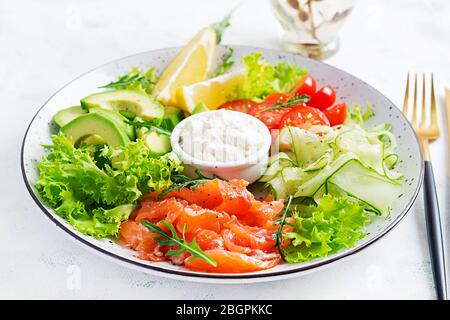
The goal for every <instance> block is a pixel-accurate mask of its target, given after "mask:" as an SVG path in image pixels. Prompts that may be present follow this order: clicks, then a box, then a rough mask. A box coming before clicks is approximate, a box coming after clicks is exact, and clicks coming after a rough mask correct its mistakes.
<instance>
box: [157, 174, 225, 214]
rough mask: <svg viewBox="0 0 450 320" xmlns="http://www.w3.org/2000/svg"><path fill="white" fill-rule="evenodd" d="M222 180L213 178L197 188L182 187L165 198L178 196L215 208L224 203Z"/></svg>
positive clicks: (191, 202)
mask: <svg viewBox="0 0 450 320" xmlns="http://www.w3.org/2000/svg"><path fill="white" fill-rule="evenodd" d="M219 182H220V180H218V179H213V180H210V181H208V182H205V183H203V184H201V185H200V186H199V187H198V188H196V189H195V190H191V189H189V188H182V189H181V190H179V191H178V190H174V191H172V192H170V193H168V194H167V195H165V196H164V198H168V197H176V198H180V199H183V200H186V201H187V202H189V203H190V204H196V205H199V206H201V207H203V208H206V209H213V208H214V207H217V206H218V205H219V204H221V203H222V201H223V199H222V191H221V189H220V188H221V186H220V185H219Z"/></svg>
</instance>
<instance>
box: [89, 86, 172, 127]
mask: <svg viewBox="0 0 450 320" xmlns="http://www.w3.org/2000/svg"><path fill="white" fill-rule="evenodd" d="M80 102H81V106H82V107H83V108H84V109H89V110H90V109H92V108H104V109H113V110H117V111H128V112H130V113H134V114H135V115H136V116H138V117H141V118H143V119H147V120H152V119H155V118H156V119H160V118H162V116H163V115H164V107H163V105H162V104H160V103H159V102H158V101H157V100H156V99H155V98H154V97H152V96H150V95H148V94H146V93H143V92H139V91H135V90H115V91H106V92H101V93H95V94H92V95H90V96H87V97H85V98H83V99H82V100H81V101H80Z"/></svg>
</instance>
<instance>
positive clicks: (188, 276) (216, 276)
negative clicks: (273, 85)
mask: <svg viewBox="0 0 450 320" xmlns="http://www.w3.org/2000/svg"><path fill="white" fill-rule="evenodd" d="M218 46H220V47H224V48H229V47H233V48H242V49H251V50H259V51H263V52H272V53H274V54H278V55H290V56H295V55H294V54H292V53H289V52H286V51H283V50H277V49H271V48H264V47H253V46H245V45H234V44H228V45H218ZM181 48H182V46H174V47H165V48H160V49H154V50H147V51H142V52H139V53H135V54H131V55H128V56H125V57H121V58H117V59H114V60H111V61H109V62H107V63H104V64H101V65H99V66H97V67H95V68H92V69H90V70H88V71H86V72H84V73H82V74H80V75H79V76H77V77H75V78H74V79H72V80H70V81H69V82H67V83H66V84H64V85H63V86H62V87H61V88H59V89H58V90H57V91H56V92H54V93H53V94H52V95H51V96H50V97H49V98H48V99H46V101H45V102H44V103H43V104H42V106H41V107H40V108H39V109H38V110H37V111H36V113H35V114H34V116H33V117H32V119H31V121H30V123H29V124H28V126H27V129H26V131H25V134H24V137H23V140H22V145H21V151H20V162H21V172H22V178H23V180H24V183H25V186H26V188H27V190H28V193H29V194H30V196H31V198H32V199H33V200H34V202H35V203H36V204H37V206H38V207H39V208H40V209H41V211H42V212H43V213H45V215H46V216H47V217H48V218H49V219H50V221H52V222H53V223H55V224H56V226H58V227H59V229H61V230H62V231H65V233H66V234H68V235H69V236H71V238H72V239H73V240H78V242H79V243H81V244H84V245H85V246H87V247H89V249H91V250H95V251H97V252H100V253H101V254H102V255H103V256H106V257H108V258H112V259H117V260H119V261H120V262H121V264H131V265H132V266H128V267H134V268H136V267H137V268H139V269H142V270H143V271H146V272H152V271H153V272H155V271H156V272H157V274H158V275H160V276H163V277H164V276H165V277H169V276H170V275H176V276H177V277H180V279H181V280H183V279H184V280H192V279H193V278H194V279H198V280H200V279H204V280H206V279H208V280H252V279H253V280H256V279H262V281H264V280H266V281H269V280H270V278H276V277H282V276H287V275H292V276H295V275H297V276H299V275H301V274H302V273H303V272H305V271H313V270H318V269H320V267H323V266H327V265H331V264H332V263H333V262H336V261H338V260H341V259H343V258H346V257H350V256H353V255H355V254H356V253H358V252H360V251H362V250H363V249H366V248H368V247H369V246H370V245H372V244H373V243H375V242H377V241H378V240H380V239H381V238H383V237H384V236H385V235H386V234H388V233H389V232H390V231H392V230H393V229H394V228H395V227H396V226H397V225H398V224H399V222H400V221H401V220H403V218H404V217H405V216H406V214H407V213H408V212H409V211H410V210H411V207H412V206H413V204H414V203H415V201H416V199H417V196H418V194H419V191H420V188H421V186H422V182H423V173H424V162H423V153H422V149H421V148H420V143H419V139H418V137H417V134H416V132H415V131H414V129H413V127H412V125H411V123H410V122H409V121H408V120H407V118H406V117H405V116H404V115H403V113H402V112H400V113H401V117H403V120H405V122H406V123H407V125H408V126H409V128H410V130H411V131H412V132H413V133H414V137H415V142H416V144H417V145H418V146H419V161H420V172H419V179H418V181H417V184H416V188H415V190H414V192H413V194H412V196H411V198H410V200H409V201H408V203H407V204H406V206H405V208H404V210H402V212H400V213H399V215H398V216H397V217H396V218H395V220H393V221H391V222H390V223H389V224H388V225H387V226H386V228H384V229H383V230H382V231H381V232H379V233H378V234H377V235H376V236H374V237H373V238H372V239H370V240H369V241H367V242H366V243H364V244H362V245H361V246H359V247H353V248H350V249H349V250H346V251H343V252H341V253H339V252H338V253H337V254H336V255H334V256H332V257H329V258H323V259H320V260H317V261H315V262H313V263H311V264H308V265H307V266H302V264H299V265H298V267H296V268H293V269H290V270H281V271H273V272H268V273H244V274H220V273H196V272H192V271H181V270H180V271H179V270H170V269H166V268H162V267H159V266H154V265H148V264H144V263H141V262H139V261H134V260H131V259H128V258H126V257H123V256H121V255H118V254H115V253H113V252H110V251H107V250H105V249H103V248H100V247H98V246H96V245H95V244H93V243H91V242H89V241H87V240H85V239H83V238H82V237H80V236H79V235H77V234H76V233H75V232H74V230H71V228H69V227H68V226H65V225H64V224H62V223H61V222H60V221H58V220H57V219H55V218H54V217H53V213H52V212H50V211H49V210H48V209H47V208H46V207H45V206H44V205H43V203H42V202H41V201H40V199H39V198H38V196H37V195H36V193H35V192H34V188H33V186H32V185H31V184H30V183H29V181H28V179H27V174H26V168H25V159H24V151H25V142H26V140H27V137H28V132H29V130H30V128H31V125H32V124H33V123H34V121H35V119H36V117H37V116H38V115H39V114H40V112H41V110H42V109H43V108H44V107H45V106H46V105H47V103H48V102H49V101H50V100H51V99H52V98H53V97H54V96H55V95H57V94H58V93H59V92H61V91H62V90H64V89H65V88H66V87H68V86H69V85H70V84H72V83H73V82H74V81H76V80H78V79H79V78H82V77H83V76H85V75H87V74H89V73H91V72H94V71H96V70H98V69H101V68H103V67H105V66H107V65H110V64H114V63H117V62H120V61H122V60H127V59H130V58H132V57H134V56H139V55H144V54H149V53H156V52H158V51H161V52H165V51H168V50H177V49H181ZM301 58H302V59H306V60H310V61H311V62H314V63H319V64H324V65H326V66H328V67H329V68H331V69H333V70H335V71H338V72H341V73H343V74H346V75H349V76H351V77H353V78H355V79H357V80H359V81H361V82H362V83H364V84H365V85H367V86H369V87H370V88H371V89H373V90H374V91H375V92H376V93H377V94H379V95H381V96H383V97H384V98H385V99H386V100H387V101H388V102H389V103H390V104H392V105H394V106H396V104H394V103H393V102H392V101H391V100H390V99H389V98H388V97H386V96H385V95H384V94H383V93H381V92H380V91H379V90H378V89H376V88H375V87H373V86H372V85H370V84H368V83H367V82H365V81H364V80H361V79H360V78H358V77H356V76H354V75H352V74H350V73H348V72H346V71H344V70H342V69H339V68H337V67H335V66H332V65H330V64H328V63H325V62H323V61H318V60H314V59H311V58H308V57H303V56H301Z"/></svg>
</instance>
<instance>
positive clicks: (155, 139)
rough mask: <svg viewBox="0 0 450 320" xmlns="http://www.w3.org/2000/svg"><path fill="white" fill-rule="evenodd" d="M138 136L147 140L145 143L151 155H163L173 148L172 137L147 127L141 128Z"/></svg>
mask: <svg viewBox="0 0 450 320" xmlns="http://www.w3.org/2000/svg"><path fill="white" fill-rule="evenodd" d="M137 137H138V138H139V139H142V140H144V141H145V145H146V146H147V148H148V149H149V150H150V155H152V156H154V157H159V156H162V155H163V154H166V153H168V152H170V151H171V150H172V145H171V144H170V137H169V136H166V135H165V134H160V133H158V132H154V131H150V130H149V129H147V128H140V129H139V130H138V132H137Z"/></svg>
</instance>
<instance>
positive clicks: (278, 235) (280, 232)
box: [272, 196, 292, 260]
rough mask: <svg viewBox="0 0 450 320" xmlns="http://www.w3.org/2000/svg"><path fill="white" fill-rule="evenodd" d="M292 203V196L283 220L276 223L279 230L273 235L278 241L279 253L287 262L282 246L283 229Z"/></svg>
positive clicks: (284, 211) (285, 209)
mask: <svg viewBox="0 0 450 320" xmlns="http://www.w3.org/2000/svg"><path fill="white" fill-rule="evenodd" d="M291 202H292V196H289V198H288V201H287V203H286V206H285V207H284V209H283V213H282V215H281V218H280V219H279V220H277V221H276V222H275V224H278V229H277V231H275V232H274V233H273V235H272V237H273V239H276V240H277V242H276V243H275V246H276V247H277V249H278V252H279V253H280V255H281V258H282V259H283V260H285V258H284V253H283V249H281V244H282V243H283V227H284V225H285V224H286V217H287V213H288V211H289V207H290V206H291Z"/></svg>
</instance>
